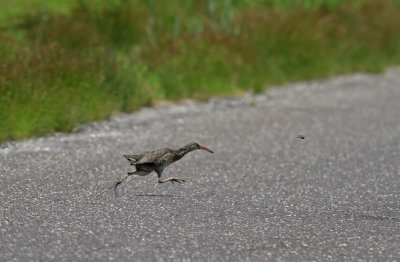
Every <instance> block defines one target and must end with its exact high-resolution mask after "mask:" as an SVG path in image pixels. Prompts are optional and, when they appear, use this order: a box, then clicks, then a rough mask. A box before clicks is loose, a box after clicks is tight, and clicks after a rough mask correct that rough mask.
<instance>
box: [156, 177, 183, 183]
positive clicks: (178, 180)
mask: <svg viewBox="0 0 400 262" xmlns="http://www.w3.org/2000/svg"><path fill="white" fill-rule="evenodd" d="M169 181H171V182H172V183H174V182H178V183H181V182H186V181H185V179H182V178H178V177H170V178H167V179H161V177H159V178H158V183H165V182H169Z"/></svg>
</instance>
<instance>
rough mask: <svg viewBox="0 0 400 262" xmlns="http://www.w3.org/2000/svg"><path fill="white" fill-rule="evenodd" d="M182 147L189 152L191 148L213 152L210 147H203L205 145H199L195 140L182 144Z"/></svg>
mask: <svg viewBox="0 0 400 262" xmlns="http://www.w3.org/2000/svg"><path fill="white" fill-rule="evenodd" d="M182 149H183V150H184V151H187V152H190V151H193V150H196V149H201V150H204V151H207V152H210V153H214V152H213V151H211V150H210V149H208V148H205V147H203V146H201V145H199V144H198V143H196V142H192V143H189V144H187V145H186V146H184V147H183V148H182Z"/></svg>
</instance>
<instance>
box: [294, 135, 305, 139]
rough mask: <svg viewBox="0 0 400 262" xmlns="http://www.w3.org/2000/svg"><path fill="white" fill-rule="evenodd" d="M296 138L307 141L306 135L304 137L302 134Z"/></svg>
mask: <svg viewBox="0 0 400 262" xmlns="http://www.w3.org/2000/svg"><path fill="white" fill-rule="evenodd" d="M296 138H300V139H306V137H305V136H304V135H302V134H300V135H298V136H296Z"/></svg>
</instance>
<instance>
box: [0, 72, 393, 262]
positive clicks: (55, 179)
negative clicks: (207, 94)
mask: <svg viewBox="0 0 400 262" xmlns="http://www.w3.org/2000/svg"><path fill="white" fill-rule="evenodd" d="M299 134H302V135H304V136H305V139H301V138H297V136H298V135H299ZM191 141H197V142H199V143H200V144H202V145H204V146H206V147H209V148H210V149H212V150H214V151H215V154H213V155H211V154H209V153H207V152H204V151H195V152H192V153H190V154H188V155H187V156H185V157H184V158H183V159H181V160H180V161H178V162H176V163H174V164H173V165H171V166H170V167H168V168H167V169H166V170H165V171H164V174H163V177H164V178H166V177H169V176H177V177H182V178H184V179H186V180H187V183H184V184H177V183H175V184H172V183H168V184H158V183H157V176H156V175H155V174H151V175H149V176H147V177H133V178H132V179H130V180H128V181H127V182H125V183H124V184H122V185H121V186H120V188H119V193H120V195H119V196H115V195H114V193H113V191H112V190H111V189H109V187H110V186H111V185H112V183H113V182H114V181H115V179H116V178H118V177H120V176H121V175H123V174H124V173H125V172H127V171H129V170H131V167H130V166H129V163H128V162H127V161H126V160H125V159H124V158H123V156H122V154H126V153H140V152H142V151H145V150H149V149H154V148H159V147H166V146H169V147H179V146H182V145H184V144H186V143H187V142H191ZM0 180H1V185H0V199H1V200H0V201H1V207H0V216H1V217H0V234H1V238H0V254H1V257H0V260H1V261H48V260H53V261H108V260H116V261H139V260H142V261H167V260H185V261H190V260H194V261H205V260H210V259H211V260H213V261H245V260H247V261H266V260H271V261H278V260H281V261H308V260H309V261H310V260H314V261H327V260H332V261H338V260H348V261H354V260H358V259H359V260H369V261H372V260H375V261H385V260H386V261H387V260H392V261H393V260H399V259H400V71H399V70H395V69H392V70H390V71H388V72H387V73H385V74H384V75H351V76H345V77H339V78H333V79H329V80H323V81H314V82H306V83H296V84H291V85H287V86H284V87H280V88H273V89H270V90H269V91H268V92H267V93H266V94H262V95H257V96H250V95H247V96H245V97H242V98H224V99H215V100H212V101H210V102H208V103H196V102H188V103H185V104H181V105H176V106H167V107H166V106H158V107H156V108H148V109H144V110H142V111H140V112H138V113H134V114H131V115H121V116H117V117H115V118H113V119H112V120H110V121H106V122H101V123H95V124H92V125H89V126H85V127H82V128H81V130H80V131H77V132H75V133H71V134H55V135H51V136H46V137H41V138H37V139H32V140H26V141H22V142H17V143H8V144H1V145H0Z"/></svg>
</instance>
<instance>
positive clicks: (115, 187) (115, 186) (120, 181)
mask: <svg viewBox="0 0 400 262" xmlns="http://www.w3.org/2000/svg"><path fill="white" fill-rule="evenodd" d="M122 181H123V180H122V179H120V178H119V179H118V180H117V181H115V182H114V184H113V185H112V186H111V187H110V189H111V188H114V193H115V194H116V195H118V192H117V187H118V186H119V185H120V184H121V183H122Z"/></svg>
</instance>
